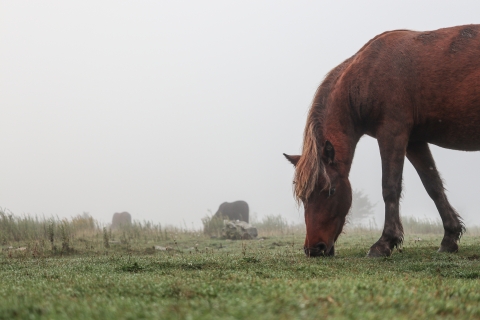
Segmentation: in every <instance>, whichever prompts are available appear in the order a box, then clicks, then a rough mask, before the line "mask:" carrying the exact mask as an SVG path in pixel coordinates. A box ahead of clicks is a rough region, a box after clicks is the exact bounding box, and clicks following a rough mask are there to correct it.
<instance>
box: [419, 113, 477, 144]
mask: <svg viewBox="0 0 480 320" xmlns="http://www.w3.org/2000/svg"><path fill="white" fill-rule="evenodd" d="M411 139H412V140H424V141H426V142H428V143H431V144H434V145H437V146H439V147H442V148H447V149H454V150H463V151H478V150H480V117H471V118H470V119H469V118H464V119H463V120H455V119H453V120H445V119H441V118H439V119H435V120H434V121H431V122H430V123H429V124H427V125H425V126H420V127H417V128H415V129H414V130H413V131H412V134H411Z"/></svg>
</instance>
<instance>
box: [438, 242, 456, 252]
mask: <svg viewBox="0 0 480 320" xmlns="http://www.w3.org/2000/svg"><path fill="white" fill-rule="evenodd" d="M437 252H447V253H457V252H458V244H456V243H453V244H450V245H444V244H442V245H440V248H439V249H438V251H437Z"/></svg>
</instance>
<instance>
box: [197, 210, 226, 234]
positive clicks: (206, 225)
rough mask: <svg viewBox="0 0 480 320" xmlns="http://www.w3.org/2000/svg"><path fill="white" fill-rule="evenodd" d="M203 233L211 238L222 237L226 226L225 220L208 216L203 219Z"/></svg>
mask: <svg viewBox="0 0 480 320" xmlns="http://www.w3.org/2000/svg"><path fill="white" fill-rule="evenodd" d="M202 223H203V233H204V234H205V235H207V236H210V237H220V236H221V235H222V229H223V226H224V223H223V219H222V218H220V217H216V216H211V215H207V216H205V217H204V218H202Z"/></svg>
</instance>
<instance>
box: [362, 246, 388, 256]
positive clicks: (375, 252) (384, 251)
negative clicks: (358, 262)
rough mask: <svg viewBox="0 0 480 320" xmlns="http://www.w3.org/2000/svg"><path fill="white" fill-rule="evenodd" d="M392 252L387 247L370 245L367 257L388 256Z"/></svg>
mask: <svg viewBox="0 0 480 320" xmlns="http://www.w3.org/2000/svg"><path fill="white" fill-rule="evenodd" d="M391 254H392V250H390V249H389V248H379V247H371V248H370V250H368V253H367V257H369V258H384V257H390V255H391Z"/></svg>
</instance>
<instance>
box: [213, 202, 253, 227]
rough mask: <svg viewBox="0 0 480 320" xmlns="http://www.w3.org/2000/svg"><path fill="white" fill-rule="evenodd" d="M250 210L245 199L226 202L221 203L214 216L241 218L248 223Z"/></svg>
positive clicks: (231, 218) (230, 218)
mask: <svg viewBox="0 0 480 320" xmlns="http://www.w3.org/2000/svg"><path fill="white" fill-rule="evenodd" d="M248 210H249V209H248V203H246V202H245V201H241V200H240V201H235V202H224V203H222V204H221V205H220V207H219V208H218V210H217V212H216V213H215V214H214V215H213V216H214V217H218V218H222V219H228V220H240V221H245V222H247V223H248V218H249V212H248Z"/></svg>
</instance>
